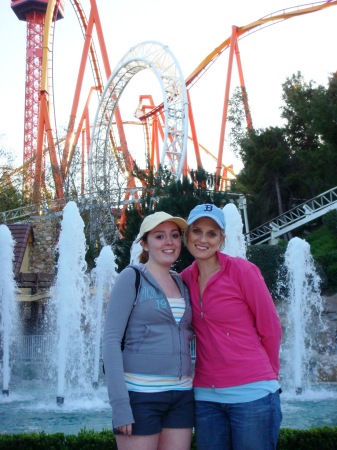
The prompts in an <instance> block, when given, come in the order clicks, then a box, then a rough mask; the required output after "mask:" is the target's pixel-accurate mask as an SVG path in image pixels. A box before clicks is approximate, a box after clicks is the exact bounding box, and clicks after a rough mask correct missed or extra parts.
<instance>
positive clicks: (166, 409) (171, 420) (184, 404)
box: [114, 389, 194, 436]
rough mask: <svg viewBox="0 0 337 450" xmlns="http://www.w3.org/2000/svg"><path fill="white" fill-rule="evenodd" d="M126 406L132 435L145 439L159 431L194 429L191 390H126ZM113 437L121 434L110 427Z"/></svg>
mask: <svg viewBox="0 0 337 450" xmlns="http://www.w3.org/2000/svg"><path fill="white" fill-rule="evenodd" d="M129 396H130V404H131V409H132V413H133V417H134V419H135V423H133V424H132V434H133V435H136V436H147V435H150V434H157V433H160V432H161V431H162V429H163V428H193V427H194V395H193V390H192V389H190V390H188V391H165V392H146V393H144V392H133V391H129ZM114 433H115V434H121V433H120V432H119V431H118V430H116V429H115V428H114Z"/></svg>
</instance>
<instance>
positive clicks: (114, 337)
mask: <svg viewBox="0 0 337 450" xmlns="http://www.w3.org/2000/svg"><path fill="white" fill-rule="evenodd" d="M186 227H187V223H186V222H185V221H184V220H183V219H181V218H180V217H172V216H171V215H169V214H167V213H165V212H157V213H154V214H151V215H149V216H147V217H146V218H145V219H144V221H143V223H142V225H141V228H140V232H139V241H140V244H141V246H142V247H143V251H142V253H141V255H140V264H139V265H135V266H128V267H127V268H125V269H124V270H123V271H122V272H121V273H120V274H119V276H118V278H117V280H116V281H115V283H114V286H113V289H112V292H111V295H110V300H109V303H108V306H107V313H106V320H105V327H104V335H103V361H104V367H105V376H106V382H107V388H108V393H109V401H110V404H111V407H112V422H113V429H114V432H115V435H116V441H117V445H118V449H119V450H131V449H132V450H133V449H137V450H172V449H175V450H189V449H190V445H191V438H192V428H193V426H194V398H193V391H192V368H191V356H190V342H191V340H192V339H193V332H192V329H191V321H192V312H191V305H190V300H189V294H188V290H187V288H186V286H185V284H184V283H183V281H182V279H181V278H180V277H179V275H178V274H177V273H175V272H173V271H172V270H171V266H172V264H173V263H174V262H175V261H176V260H177V258H178V257H179V255H180V250H181V231H182V230H183V229H185V228H186ZM136 271H138V273H139V275H140V283H139V287H138V289H137V282H136V279H137V274H136ZM122 342H123V349H122V348H121V346H122Z"/></svg>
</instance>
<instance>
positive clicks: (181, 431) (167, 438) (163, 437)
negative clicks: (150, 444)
mask: <svg viewBox="0 0 337 450" xmlns="http://www.w3.org/2000/svg"><path fill="white" fill-rule="evenodd" d="M191 442H192V428H163V429H162V432H161V433H160V435H159V445H158V450H172V449H174V450H190V448H191ZM137 450H138V449H137Z"/></svg>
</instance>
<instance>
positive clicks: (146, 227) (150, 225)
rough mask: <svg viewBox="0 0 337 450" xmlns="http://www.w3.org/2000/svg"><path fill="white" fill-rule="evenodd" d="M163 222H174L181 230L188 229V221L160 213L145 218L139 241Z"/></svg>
mask: <svg viewBox="0 0 337 450" xmlns="http://www.w3.org/2000/svg"><path fill="white" fill-rule="evenodd" d="M163 222H174V223H175V224H176V225H177V226H178V227H179V228H180V229H181V230H185V229H186V228H187V222H186V220H184V219H182V218H181V217H174V216H171V214H167V213H166V212H164V211H159V212H156V213H154V214H150V215H149V216H146V217H145V219H144V220H143V222H142V224H141V226H140V230H139V237H138V241H140V240H141V239H142V237H143V236H144V234H145V233H148V232H149V231H151V230H153V229H154V228H156V226H157V225H159V224H161V223H163Z"/></svg>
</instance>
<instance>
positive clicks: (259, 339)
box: [181, 204, 282, 450]
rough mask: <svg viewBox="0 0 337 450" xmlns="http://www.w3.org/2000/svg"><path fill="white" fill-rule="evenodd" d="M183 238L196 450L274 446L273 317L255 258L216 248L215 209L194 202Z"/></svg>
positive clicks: (219, 218) (276, 334)
mask: <svg viewBox="0 0 337 450" xmlns="http://www.w3.org/2000/svg"><path fill="white" fill-rule="evenodd" d="M187 223H188V229H187V230H186V232H185V243H186V245H187V248H188V250H189V252H190V253H191V254H192V255H193V256H194V258H195V261H194V262H193V263H192V264H191V266H189V267H188V268H187V269H185V270H184V271H183V272H182V273H181V276H182V278H183V280H184V281H185V283H186V284H187V286H188V288H189V291H190V297H191V304H192V314H193V319H192V326H193V329H194V332H195V334H196V365H195V376H194V381H193V386H194V395H195V400H196V439H197V448H198V450H274V449H276V445H277V440H278V435H279V431H280V425H281V420H282V413H281V407H280V395H279V392H280V384H279V382H278V373H279V368H280V361H279V351H280V343H281V324H280V320H279V317H278V315H277V312H276V308H275V305H274V302H273V299H272V297H271V295H270V293H269V291H268V289H267V286H266V284H265V281H264V279H263V277H262V275H261V272H260V270H259V269H258V267H257V266H255V265H254V264H252V263H250V262H249V261H247V260H245V259H243V258H239V257H231V256H228V255H225V254H223V253H221V251H220V250H221V249H222V248H223V245H224V242H225V218H224V214H223V211H222V210H221V209H220V208H217V207H216V206H215V205H212V204H204V205H199V206H196V207H195V208H194V209H193V210H192V211H191V212H190V214H189V217H188V219H187Z"/></svg>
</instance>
